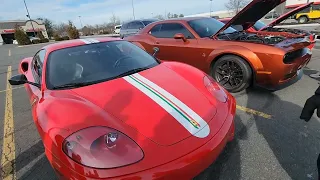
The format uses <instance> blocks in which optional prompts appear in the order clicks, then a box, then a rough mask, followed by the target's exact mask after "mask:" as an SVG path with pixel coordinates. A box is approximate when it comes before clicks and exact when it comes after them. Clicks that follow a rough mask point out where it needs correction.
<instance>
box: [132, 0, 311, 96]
mask: <svg viewBox="0 0 320 180" xmlns="http://www.w3.org/2000/svg"><path fill="white" fill-rule="evenodd" d="M282 2H283V1H282V0H253V1H252V2H251V3H249V5H248V6H246V7H245V8H244V9H242V10H241V12H240V13H238V14H237V15H236V16H235V17H234V18H233V19H231V20H230V21H229V22H228V23H227V24H223V23H222V22H220V21H218V20H216V19H214V18H210V17H208V18H207V17H193V18H181V19H171V20H164V21H158V22H155V23H153V24H150V25H148V26H147V27H145V28H144V29H143V30H142V31H141V32H140V33H139V34H137V35H135V36H130V37H127V38H126V39H127V40H129V41H130V42H132V43H135V44H136V45H137V46H139V47H141V48H143V49H145V50H146V51H147V52H149V53H152V49H153V48H155V47H156V48H159V52H158V54H157V57H158V58H159V59H161V60H163V61H179V62H183V63H187V64H190V65H192V66H195V67H197V68H199V69H201V70H203V71H204V72H206V73H208V74H210V75H211V76H212V77H213V78H214V79H215V80H216V81H218V82H219V83H220V84H221V85H222V86H224V87H225V88H226V89H227V90H229V91H230V92H239V91H242V90H244V89H246V88H247V87H249V86H251V85H259V86H262V87H265V88H267V89H273V90H274V89H276V88H278V85H282V84H287V83H288V82H289V81H290V80H292V79H293V78H295V77H296V76H297V74H298V73H299V72H301V71H300V69H301V68H302V67H304V66H305V65H306V64H307V63H308V62H309V61H310V59H311V55H312V52H311V51H310V49H308V48H307V47H308V46H309V45H310V44H311V43H310V41H309V40H306V39H305V38H301V37H299V38H287V37H285V36H276V37H274V36H272V35H270V36H269V35H267V36H264V35H257V34H250V33H247V32H239V31H237V30H235V29H234V28H231V27H230V26H231V25H232V24H244V25H243V26H244V27H245V28H247V27H251V26H252V25H253V24H254V23H255V22H256V21H258V20H259V19H261V18H262V17H263V16H264V15H265V14H267V13H268V12H269V11H271V10H272V9H274V8H275V7H276V6H278V5H279V4H280V3H282ZM262 7H263V8H262ZM257 9H259V13H257V11H256V10H257ZM253 13H256V14H255V16H252V14H253Z"/></svg>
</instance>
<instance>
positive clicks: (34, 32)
mask: <svg viewBox="0 0 320 180" xmlns="http://www.w3.org/2000/svg"><path fill="white" fill-rule="evenodd" d="M23 2H24V6H25V7H26V10H27V13H28V15H27V17H28V18H29V19H30V22H31V26H32V29H33V34H34V37H36V31H35V30H34V27H33V23H32V20H31V17H30V14H29V10H28V7H27V3H26V0H23Z"/></svg>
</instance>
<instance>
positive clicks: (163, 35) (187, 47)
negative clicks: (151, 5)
mask: <svg viewBox="0 0 320 180" xmlns="http://www.w3.org/2000/svg"><path fill="white" fill-rule="evenodd" d="M177 33H182V34H183V35H184V37H185V38H187V40H186V41H184V40H182V39H175V38H174V36H175V35H176V34H177ZM148 35H149V36H150V37H151V38H150V39H151V43H152V46H153V48H154V47H158V48H159V52H158V53H157V55H156V57H157V58H159V59H161V60H166V61H178V62H183V63H187V64H190V65H192V66H195V67H197V68H199V69H203V66H202V63H199V61H204V60H205V57H204V56H203V55H202V51H201V48H199V45H198V40H197V39H196V38H195V36H194V35H193V34H192V33H191V32H190V31H189V30H188V29H187V28H186V27H185V26H184V25H183V24H181V23H161V24H157V25H155V26H154V27H153V28H152V29H151V30H150V32H149V33H148Z"/></svg>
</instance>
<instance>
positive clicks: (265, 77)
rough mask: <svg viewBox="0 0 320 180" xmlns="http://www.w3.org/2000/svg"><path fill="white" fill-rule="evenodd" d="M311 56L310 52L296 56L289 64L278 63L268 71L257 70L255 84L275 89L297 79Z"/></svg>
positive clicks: (288, 84)
mask: <svg viewBox="0 0 320 180" xmlns="http://www.w3.org/2000/svg"><path fill="white" fill-rule="evenodd" d="M311 57H312V52H311V51H310V50H309V51H308V53H306V54H304V55H303V56H301V57H299V58H296V59H295V60H294V61H293V62H292V63H290V64H284V63H279V64H277V65H275V66H273V68H271V69H270V70H269V71H258V72H257V74H256V86H260V87H263V88H266V89H270V90H277V89H281V88H284V87H287V86H290V85H291V84H293V83H295V82H296V81H297V80H299V77H300V75H301V73H302V68H303V67H305V66H306V65H308V63H309V62H310V60H311Z"/></svg>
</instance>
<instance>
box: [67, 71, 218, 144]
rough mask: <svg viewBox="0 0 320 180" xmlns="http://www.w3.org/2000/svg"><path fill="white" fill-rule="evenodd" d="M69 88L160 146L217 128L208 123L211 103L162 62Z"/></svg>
mask: <svg viewBox="0 0 320 180" xmlns="http://www.w3.org/2000/svg"><path fill="white" fill-rule="evenodd" d="M72 91H73V92H75V93H77V94H78V95H79V96H81V97H83V98H85V99H87V100H89V101H91V102H92V103H94V104H96V105H97V106H99V107H100V108H102V109H103V110H105V111H106V112H108V113H109V114H111V115H113V116H115V117H116V118H117V119H118V120H121V121H123V122H124V123H126V124H127V125H129V126H131V127H132V128H134V129H136V130H137V131H138V132H140V133H141V134H143V135H144V136H146V137H148V138H149V139H150V140H152V141H154V142H155V143H158V144H160V145H172V144H175V143H177V142H179V141H182V140H183V139H186V138H188V137H190V136H196V137H198V138H205V137H207V136H208V135H209V134H210V133H216V132H214V131H218V129H219V128H214V130H213V129H210V127H209V126H208V124H209V121H211V120H212V119H213V117H214V116H215V114H216V106H215V105H214V102H212V101H209V99H208V98H207V97H206V96H205V95H204V94H203V92H201V91H200V90H198V89H197V88H196V87H194V86H193V85H192V84H191V83H190V82H189V81H187V80H185V79H184V78H183V77H182V76H180V75H179V74H177V73H175V72H174V71H172V70H171V69H169V68H167V67H166V66H164V65H159V66H156V67H154V68H151V69H148V70H145V71H142V72H139V73H136V74H133V75H130V76H126V77H123V78H119V79H115V80H111V81H108V82H104V83H99V84H95V85H92V86H87V87H82V88H78V89H74V90H72ZM223 122H224V121H221V122H220V121H219V122H217V123H216V124H215V126H216V127H221V126H222V124H223ZM216 129H217V130H216Z"/></svg>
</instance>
